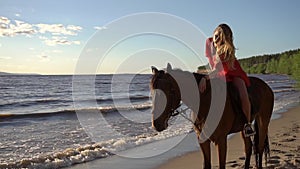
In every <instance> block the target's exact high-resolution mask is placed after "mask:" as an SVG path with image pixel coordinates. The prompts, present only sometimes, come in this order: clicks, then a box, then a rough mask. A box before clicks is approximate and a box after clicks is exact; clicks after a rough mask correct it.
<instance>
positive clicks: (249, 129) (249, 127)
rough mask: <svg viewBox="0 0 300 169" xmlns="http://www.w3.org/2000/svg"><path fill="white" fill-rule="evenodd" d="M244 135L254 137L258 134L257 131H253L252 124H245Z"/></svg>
mask: <svg viewBox="0 0 300 169" xmlns="http://www.w3.org/2000/svg"><path fill="white" fill-rule="evenodd" d="M244 134H245V137H250V136H253V135H255V134H256V132H255V130H253V128H252V124H251V123H248V124H245V126H244Z"/></svg>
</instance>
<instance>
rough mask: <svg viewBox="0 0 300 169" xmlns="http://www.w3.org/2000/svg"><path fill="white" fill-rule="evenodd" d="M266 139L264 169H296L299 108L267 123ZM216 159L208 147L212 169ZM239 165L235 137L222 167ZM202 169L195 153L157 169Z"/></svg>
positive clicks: (240, 158)
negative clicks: (267, 147) (266, 154)
mask: <svg viewBox="0 0 300 169" xmlns="http://www.w3.org/2000/svg"><path fill="white" fill-rule="evenodd" d="M269 139H270V140H269V141H270V149H271V154H270V158H269V160H268V168H278V169H286V168H289V169H294V168H300V105H298V106H296V107H294V108H291V109H290V110H288V111H287V112H285V113H283V114H282V117H281V118H279V119H275V120H272V121H271V123H270V126H269ZM217 157H218V156H217V152H216V148H215V146H214V145H213V144H212V165H213V168H218V159H217ZM243 164H244V149H243V142H242V138H241V136H240V134H236V135H234V136H233V137H232V138H231V139H229V141H228V151H227V165H226V167H227V168H243ZM254 165H255V161H254V156H252V157H251V166H254ZM202 166H203V156H202V153H201V152H200V150H199V151H197V152H192V153H188V154H185V155H183V156H180V157H177V158H175V159H171V160H169V161H168V162H167V163H165V164H162V165H161V166H159V167H158V168H157V169H170V168H172V169H186V168H188V169H200V168H202ZM263 166H264V163H263Z"/></svg>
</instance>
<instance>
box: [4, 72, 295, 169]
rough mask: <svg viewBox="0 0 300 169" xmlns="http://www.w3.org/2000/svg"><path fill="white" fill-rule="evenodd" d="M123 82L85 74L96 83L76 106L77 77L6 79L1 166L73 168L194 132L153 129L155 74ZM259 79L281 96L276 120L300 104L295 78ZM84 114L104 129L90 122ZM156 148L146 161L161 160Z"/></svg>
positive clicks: (176, 126) (177, 127)
mask: <svg viewBox="0 0 300 169" xmlns="http://www.w3.org/2000/svg"><path fill="white" fill-rule="evenodd" d="M115 76H116V75H97V76H88V75H86V76H82V79H86V78H87V77H88V78H87V79H93V80H94V84H95V85H94V88H91V87H90V86H82V89H83V90H80V91H79V92H82V91H83V92H82V93H77V96H78V95H79V96H80V97H79V98H76V102H80V105H79V107H78V105H77V106H75V105H74V93H73V92H74V90H73V87H74V86H73V83H72V82H73V76H46V75H45V76H42V75H5V76H0V98H1V99H0V133H1V137H0V168H5V167H8V168H17V167H18V168H20V167H29V168H59V167H66V166H71V165H74V164H78V163H83V162H88V161H93V160H94V159H99V158H111V156H113V155H114V154H118V153H120V152H124V151H126V152H130V150H131V152H134V149H136V147H139V146H146V145H148V144H149V145H150V144H155V143H156V142H160V141H163V140H167V139H173V138H180V137H182V136H184V135H187V134H188V133H190V131H191V127H192V125H191V124H190V123H189V122H188V121H187V120H185V119H184V118H182V117H178V118H176V119H175V120H173V121H172V124H171V125H170V126H169V128H168V129H167V130H166V131H164V132H161V133H157V132H156V131H154V130H153V129H152V128H151V94H150V90H149V82H150V78H151V75H126V74H125V75H117V76H118V77H119V78H118V79H119V80H118V81H114V80H113V79H114V77H115ZM254 76H257V77H259V78H261V79H263V80H264V81H266V82H267V83H268V84H269V85H270V87H271V88H272V90H273V91H274V93H275V105H274V113H273V117H272V118H273V119H274V118H279V117H280V113H282V112H284V111H285V110H286V109H288V108H289V107H290V106H292V105H293V104H296V103H299V96H300V92H299V91H298V90H296V89H295V88H294V84H295V81H293V80H292V79H290V78H289V77H288V76H285V75H254ZM126 79H127V80H126ZM128 79H129V80H128ZM84 91H87V93H92V94H93V95H92V96H91V95H90V94H86V93H85V92H84ZM75 92H77V91H75ZM95 103H96V106H95ZM129 103H130V104H129ZM137 110H138V111H137ZM120 112H122V113H120ZM80 113H84V115H85V116H86V117H88V118H87V119H89V120H91V121H96V122H97V123H96V125H87V124H84V120H86V119H84V120H82V118H81V116H80ZM99 117H101V118H100V119H98V118H99ZM101 120H103V122H102V121H101ZM89 122H90V121H89ZM91 124H93V123H91ZM111 129H112V130H111ZM116 133H117V134H116ZM175 140H176V139H175ZM179 142H180V140H179ZM179 142H178V143H179ZM176 144H177V143H174V145H176ZM170 148H172V146H170ZM150 149H151V148H150ZM151 150H153V153H152V154H149V153H148V154H143V155H141V156H144V155H145V157H148V156H151V155H152V156H155V155H156V154H155V153H157V152H156V151H155V148H153V149H151ZM163 151H167V150H163ZM140 153H141V152H140ZM134 154H136V153H131V154H129V155H128V154H124V156H129V157H133V156H134ZM133 158H134V157H133Z"/></svg>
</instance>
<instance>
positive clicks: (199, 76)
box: [150, 68, 206, 89]
mask: <svg viewBox="0 0 300 169" xmlns="http://www.w3.org/2000/svg"><path fill="white" fill-rule="evenodd" d="M163 74H176V75H177V76H180V77H183V78H184V77H186V76H188V75H190V74H193V76H194V78H195V79H196V81H197V84H199V83H200V80H201V79H202V78H203V77H204V76H206V74H200V73H195V72H190V71H184V70H182V69H179V68H175V69H172V70H171V72H167V71H166V70H159V71H158V72H157V73H156V74H154V75H153V76H152V78H151V81H150V88H151V89H153V87H154V86H155V83H156V81H157V79H159V78H160V76H162V75H163Z"/></svg>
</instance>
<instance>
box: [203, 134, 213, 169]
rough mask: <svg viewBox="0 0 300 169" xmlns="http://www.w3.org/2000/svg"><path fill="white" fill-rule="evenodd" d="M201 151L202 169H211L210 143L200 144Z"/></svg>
mask: <svg viewBox="0 0 300 169" xmlns="http://www.w3.org/2000/svg"><path fill="white" fill-rule="evenodd" d="M200 147H201V151H202V153H203V157H204V167H203V168H204V169H211V157H210V156H211V154H210V141H209V140H207V141H205V142H204V143H200Z"/></svg>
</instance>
